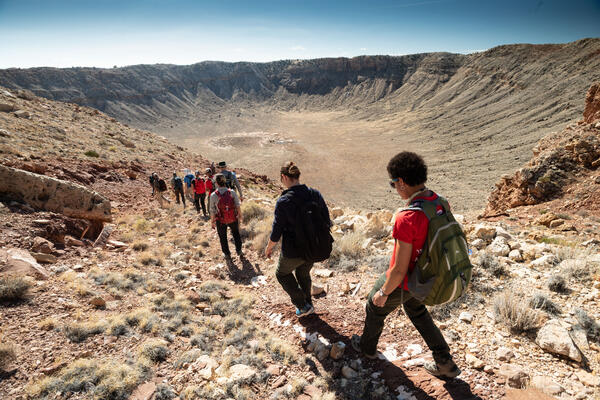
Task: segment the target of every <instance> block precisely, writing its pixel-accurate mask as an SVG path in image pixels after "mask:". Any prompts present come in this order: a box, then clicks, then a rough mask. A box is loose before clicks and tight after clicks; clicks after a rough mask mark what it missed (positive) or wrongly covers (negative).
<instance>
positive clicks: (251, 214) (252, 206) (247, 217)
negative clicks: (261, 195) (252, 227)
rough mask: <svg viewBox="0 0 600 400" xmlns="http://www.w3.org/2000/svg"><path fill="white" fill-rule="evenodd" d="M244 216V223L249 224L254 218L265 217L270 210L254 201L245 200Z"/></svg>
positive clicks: (243, 204) (243, 206)
mask: <svg viewBox="0 0 600 400" xmlns="http://www.w3.org/2000/svg"><path fill="white" fill-rule="evenodd" d="M241 208H242V216H243V217H244V223H246V224H248V223H250V221H252V220H253V219H259V220H260V219H263V218H264V217H265V216H266V215H267V214H269V210H267V209H266V208H264V207H263V206H261V205H260V204H258V203H256V202H254V201H245V202H243V203H242V207H241Z"/></svg>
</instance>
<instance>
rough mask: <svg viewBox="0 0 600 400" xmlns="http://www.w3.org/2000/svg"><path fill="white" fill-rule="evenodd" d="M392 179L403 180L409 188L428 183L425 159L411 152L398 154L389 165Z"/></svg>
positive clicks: (388, 168)
mask: <svg viewBox="0 0 600 400" xmlns="http://www.w3.org/2000/svg"><path fill="white" fill-rule="evenodd" d="M387 171H388V174H389V175H390V178H392V179H394V178H402V180H403V181H404V183H406V184H407V185H409V186H417V185H420V184H422V183H425V182H427V165H425V161H423V158H422V157H421V156H420V155H418V154H416V153H412V152H410V151H403V152H402V153H398V154H396V155H395V156H394V157H392V159H391V160H390V162H389V163H388V165H387Z"/></svg>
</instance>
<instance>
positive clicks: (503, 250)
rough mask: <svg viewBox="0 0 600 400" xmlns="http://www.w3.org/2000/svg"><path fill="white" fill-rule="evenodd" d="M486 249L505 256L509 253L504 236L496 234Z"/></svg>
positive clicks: (496, 254)
mask: <svg viewBox="0 0 600 400" xmlns="http://www.w3.org/2000/svg"><path fill="white" fill-rule="evenodd" d="M487 250H488V251H489V252H490V253H492V254H493V255H495V256H499V257H506V256H507V255H508V254H509V253H510V246H509V245H508V243H507V241H506V238H505V237H503V236H497V237H496V238H495V239H494V240H493V241H492V243H491V244H490V245H489V246H488V247H487Z"/></svg>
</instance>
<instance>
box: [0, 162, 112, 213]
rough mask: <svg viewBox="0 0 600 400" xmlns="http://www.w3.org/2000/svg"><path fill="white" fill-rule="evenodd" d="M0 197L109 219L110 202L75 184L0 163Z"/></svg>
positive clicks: (37, 206) (48, 208)
mask: <svg viewBox="0 0 600 400" xmlns="http://www.w3.org/2000/svg"><path fill="white" fill-rule="evenodd" d="M0 196H2V197H5V198H8V199H10V200H16V201H20V202H25V203H27V204H29V205H31V206H33V207H35V208H38V209H42V210H47V211H52V212H56V213H61V214H64V215H66V216H69V217H74V218H84V219H89V220H95V221H103V222H108V221H111V219H112V216H111V209H110V201H109V200H108V199H106V198H105V197H103V196H101V195H100V194H98V193H96V192H94V191H92V190H90V189H88V188H86V187H84V186H81V185H79V184H76V183H72V182H66V181H62V180H60V179H56V178H51V177H48V176H44V175H38V174H35V173H32V172H27V171H23V170H19V169H15V168H11V167H7V166H4V165H0Z"/></svg>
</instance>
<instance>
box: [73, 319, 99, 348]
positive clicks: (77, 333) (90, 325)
mask: <svg viewBox="0 0 600 400" xmlns="http://www.w3.org/2000/svg"><path fill="white" fill-rule="evenodd" d="M106 328H107V321H106V320H101V319H96V318H91V319H90V320H88V321H85V322H71V323H69V324H67V325H65V326H64V327H63V332H64V334H65V336H66V337H67V339H69V340H70V341H71V342H73V343H81V342H84V341H85V340H86V339H87V338H88V337H90V336H93V335H97V334H100V333H103V332H104V331H105V330H106Z"/></svg>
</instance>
